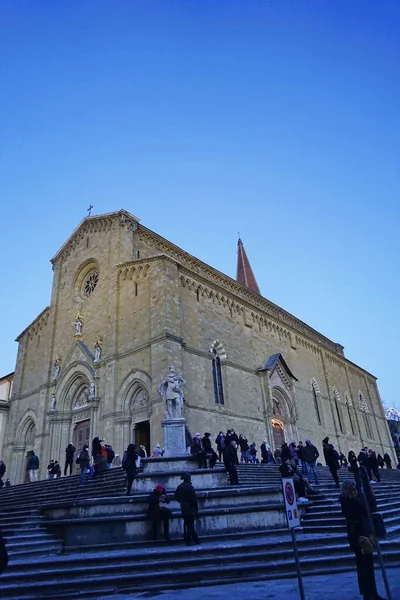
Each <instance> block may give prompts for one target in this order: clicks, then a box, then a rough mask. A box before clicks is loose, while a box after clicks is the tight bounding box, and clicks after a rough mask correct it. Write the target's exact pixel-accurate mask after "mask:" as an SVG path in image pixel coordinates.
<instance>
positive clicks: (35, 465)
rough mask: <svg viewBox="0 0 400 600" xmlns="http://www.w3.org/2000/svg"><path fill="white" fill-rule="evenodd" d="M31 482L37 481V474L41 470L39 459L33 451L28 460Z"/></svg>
mask: <svg viewBox="0 0 400 600" xmlns="http://www.w3.org/2000/svg"><path fill="white" fill-rule="evenodd" d="M27 468H28V471H29V481H37V472H38V470H39V457H38V456H36V454H35V453H34V451H33V450H32V452H31V454H30V457H29V460H28V467H27Z"/></svg>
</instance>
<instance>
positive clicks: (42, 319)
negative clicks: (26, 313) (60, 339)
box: [15, 306, 50, 342]
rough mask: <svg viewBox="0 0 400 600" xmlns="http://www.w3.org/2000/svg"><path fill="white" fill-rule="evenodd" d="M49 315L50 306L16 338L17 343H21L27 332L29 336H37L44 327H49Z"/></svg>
mask: <svg viewBox="0 0 400 600" xmlns="http://www.w3.org/2000/svg"><path fill="white" fill-rule="evenodd" d="M49 314H50V306H46V308H45V309H44V310H42V312H41V313H40V314H39V315H38V316H37V317H36V319H34V320H33V321H32V323H30V325H28V327H25V329H24V330H23V331H22V332H21V333H20V334H19V336H18V337H17V338H16V340H15V341H16V342H19V341H20V340H21V338H22V336H23V335H25V333H26V332H29V335H35V334H37V333H38V331H39V330H40V329H42V327H43V326H44V325H47V320H48V318H49Z"/></svg>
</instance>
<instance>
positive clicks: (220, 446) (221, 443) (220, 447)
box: [215, 431, 225, 461]
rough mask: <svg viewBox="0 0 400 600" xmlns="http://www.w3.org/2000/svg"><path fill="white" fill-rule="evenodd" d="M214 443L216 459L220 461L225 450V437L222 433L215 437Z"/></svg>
mask: <svg viewBox="0 0 400 600" xmlns="http://www.w3.org/2000/svg"><path fill="white" fill-rule="evenodd" d="M215 443H216V445H217V451H218V458H219V460H220V461H221V460H222V455H223V452H224V449H225V436H224V434H223V432H222V431H220V432H219V434H218V435H217V437H216V438H215Z"/></svg>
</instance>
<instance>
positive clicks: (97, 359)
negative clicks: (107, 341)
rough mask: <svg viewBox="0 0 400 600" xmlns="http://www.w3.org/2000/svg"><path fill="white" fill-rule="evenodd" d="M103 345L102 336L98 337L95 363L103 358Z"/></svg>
mask: <svg viewBox="0 0 400 600" xmlns="http://www.w3.org/2000/svg"><path fill="white" fill-rule="evenodd" d="M102 345H103V340H102V339H101V337H98V338H97V340H96V341H95V343H94V361H93V362H95V363H98V362H100V360H101V347H102Z"/></svg>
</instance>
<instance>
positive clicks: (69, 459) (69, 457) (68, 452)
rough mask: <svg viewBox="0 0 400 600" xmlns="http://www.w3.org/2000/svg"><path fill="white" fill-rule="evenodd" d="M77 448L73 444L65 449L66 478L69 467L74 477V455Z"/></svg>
mask: <svg viewBox="0 0 400 600" xmlns="http://www.w3.org/2000/svg"><path fill="white" fill-rule="evenodd" d="M75 450H76V448H75V446H74V445H73V444H72V443H69V444H68V446H67V447H66V448H65V465H64V477H66V475H67V471H68V467H69V474H70V475H72V467H73V464H74V454H75Z"/></svg>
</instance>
